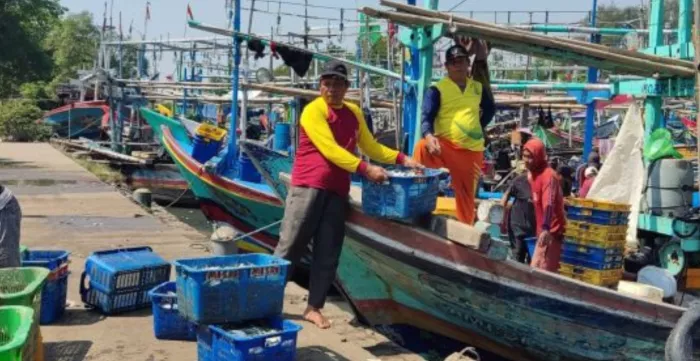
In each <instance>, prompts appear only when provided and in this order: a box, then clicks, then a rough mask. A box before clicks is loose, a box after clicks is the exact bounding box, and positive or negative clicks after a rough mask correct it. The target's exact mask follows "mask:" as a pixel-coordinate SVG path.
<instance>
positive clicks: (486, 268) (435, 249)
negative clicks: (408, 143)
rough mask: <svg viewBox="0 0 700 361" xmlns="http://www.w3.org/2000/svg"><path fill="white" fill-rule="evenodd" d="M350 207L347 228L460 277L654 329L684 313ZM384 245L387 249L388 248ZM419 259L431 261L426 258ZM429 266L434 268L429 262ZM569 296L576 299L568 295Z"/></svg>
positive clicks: (673, 307)
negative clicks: (472, 272) (470, 272)
mask: <svg viewBox="0 0 700 361" xmlns="http://www.w3.org/2000/svg"><path fill="white" fill-rule="evenodd" d="M352 208H353V209H352V210H351V212H350V215H349V217H348V220H347V221H346V223H347V224H350V225H354V226H355V227H360V228H363V229H366V230H368V231H370V232H373V233H375V234H377V235H379V236H381V237H384V238H386V239H389V240H391V241H394V242H396V243H398V244H400V245H403V246H404V247H407V248H408V249H411V250H412V251H411V254H412V255H413V256H417V255H418V254H419V253H427V254H429V255H430V256H432V257H433V258H436V259H439V260H441V261H444V262H445V263H446V264H450V268H452V269H453V270H455V271H456V272H464V271H465V270H464V269H461V268H462V267H466V268H471V269H476V270H477V271H481V272H485V273H487V274H490V275H493V276H494V277H496V278H497V279H496V280H495V281H496V282H500V283H503V284H504V285H507V286H511V287H516V286H517V287H519V288H523V289H525V290H528V291H529V292H532V291H533V289H537V290H542V291H545V292H547V295H548V296H553V297H556V298H560V299H563V300H565V302H570V303H578V304H585V305H586V306H587V307H591V308H594V309H597V310H599V311H604V312H608V313H613V314H617V315H621V316H623V317H626V318H631V319H637V320H640V321H644V322H651V323H655V324H659V322H660V321H662V322H666V323H667V325H673V324H675V322H676V321H677V320H678V318H680V317H681V315H682V313H683V312H684V311H685V310H686V308H683V307H680V306H676V305H672V304H666V303H656V302H651V301H647V300H643V299H637V298H634V297H632V296H627V295H624V294H621V293H619V292H617V291H614V290H611V289H608V288H605V287H600V286H595V285H590V284H587V283H584V282H581V281H579V280H575V279H571V278H567V277H564V276H562V275H559V274H557V273H553V272H546V271H542V270H539V269H536V268H533V267H530V266H527V265H523V264H520V263H517V262H515V261H512V260H508V261H502V260H495V259H490V258H488V256H487V255H486V254H483V253H481V252H479V251H477V250H475V249H471V248H468V247H465V246H462V245H460V244H457V243H454V242H452V241H450V240H449V239H447V238H444V237H441V236H440V235H438V234H435V233H432V232H429V231H426V230H424V229H419V228H416V227H412V226H408V225H404V224H401V223H397V222H388V223H390V225H389V224H387V225H381V221H380V220H377V219H374V218H372V217H369V216H367V215H365V214H364V213H362V210H361V209H360V208H359V207H357V206H354V207H352ZM377 224H379V225H380V227H377ZM382 228H384V229H382ZM374 241H377V240H374ZM426 241H428V242H426ZM421 243H423V244H421ZM426 244H430V245H431V247H430V248H427V249H426V247H425V245H426ZM388 246H389V247H391V245H388ZM420 246H423V247H420ZM393 248H396V247H393ZM425 259H426V260H427V261H428V262H431V260H430V259H428V258H425ZM466 261H476V262H466ZM432 262H433V263H436V262H435V261H432ZM503 271H505V272H503ZM480 278H483V277H480ZM504 281H506V282H504ZM564 287H567V288H570V289H568V290H566V291H567V292H563V291H562V288H564ZM571 294H574V295H576V296H571ZM601 301H602V302H601ZM621 306H628V307H621ZM641 316H644V317H646V319H644V318H641Z"/></svg>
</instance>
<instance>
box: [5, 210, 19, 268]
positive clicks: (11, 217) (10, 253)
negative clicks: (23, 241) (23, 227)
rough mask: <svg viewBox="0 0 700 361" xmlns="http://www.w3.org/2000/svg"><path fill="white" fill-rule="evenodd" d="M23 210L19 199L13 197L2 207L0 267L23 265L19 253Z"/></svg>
mask: <svg viewBox="0 0 700 361" xmlns="http://www.w3.org/2000/svg"><path fill="white" fill-rule="evenodd" d="M21 222H22V210H21V209H20V208H19V202H17V199H15V198H14V197H12V199H11V200H10V201H9V202H8V203H7V204H6V205H5V207H3V208H2V209H0V268H5V267H19V266H21V264H20V262H21V260H20V255H19V235H20V234H19V230H20V223H21Z"/></svg>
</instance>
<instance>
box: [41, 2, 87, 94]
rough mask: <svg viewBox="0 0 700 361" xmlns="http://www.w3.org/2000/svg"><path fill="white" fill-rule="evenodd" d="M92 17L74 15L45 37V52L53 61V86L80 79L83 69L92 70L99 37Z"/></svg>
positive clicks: (57, 25) (80, 14) (66, 18)
mask: <svg viewBox="0 0 700 361" xmlns="http://www.w3.org/2000/svg"><path fill="white" fill-rule="evenodd" d="M92 20H93V19H92V14H90V13H89V12H82V13H79V14H71V15H68V16H66V17H65V18H64V19H62V20H61V22H60V23H58V24H56V26H54V27H53V29H52V30H51V31H50V32H49V34H48V36H47V37H46V49H47V51H48V52H49V53H50V54H51V55H52V58H53V62H54V71H53V80H52V81H51V84H52V85H58V84H60V83H63V82H66V81H68V80H69V79H71V78H75V77H76V76H77V71H78V70H80V69H87V68H92V66H93V60H94V58H95V54H97V52H96V50H97V46H98V43H99V40H100V34H99V31H98V30H97V27H95V26H94V25H93V23H92Z"/></svg>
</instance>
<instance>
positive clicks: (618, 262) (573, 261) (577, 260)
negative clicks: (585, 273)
mask: <svg viewBox="0 0 700 361" xmlns="http://www.w3.org/2000/svg"><path fill="white" fill-rule="evenodd" d="M561 262H564V263H566V264H570V265H574V266H581V267H586V268H590V269H594V270H609V269H619V268H622V255H618V256H608V257H606V258H605V259H604V260H602V261H591V260H590V259H587V258H585V257H583V258H582V257H572V256H568V255H565V254H562V255H561Z"/></svg>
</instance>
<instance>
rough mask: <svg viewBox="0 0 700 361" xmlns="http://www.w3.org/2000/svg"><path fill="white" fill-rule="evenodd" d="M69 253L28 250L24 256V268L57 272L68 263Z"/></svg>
mask: <svg viewBox="0 0 700 361" xmlns="http://www.w3.org/2000/svg"><path fill="white" fill-rule="evenodd" d="M69 255H70V253H68V252H67V251H60V250H58V251H54V250H33V249H32V250H27V251H25V252H24V253H23V254H22V267H44V268H48V269H49V270H50V271H55V270H57V269H59V268H60V267H62V266H63V265H65V264H67V263H68V256H69Z"/></svg>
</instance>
